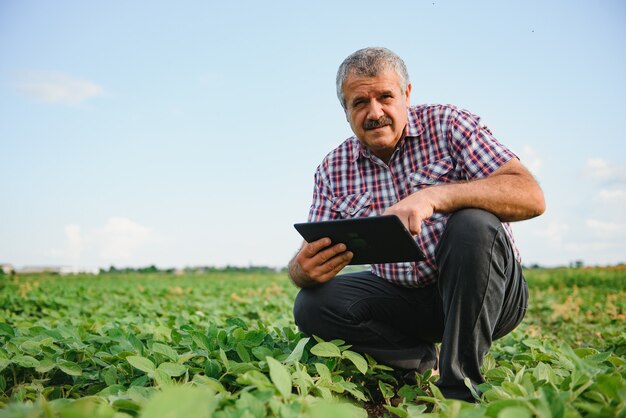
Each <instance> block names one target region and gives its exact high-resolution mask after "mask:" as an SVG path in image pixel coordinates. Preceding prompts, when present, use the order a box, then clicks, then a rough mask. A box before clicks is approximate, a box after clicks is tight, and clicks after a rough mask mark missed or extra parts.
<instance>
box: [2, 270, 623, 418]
mask: <svg viewBox="0 0 626 418" xmlns="http://www.w3.org/2000/svg"><path fill="white" fill-rule="evenodd" d="M526 277H527V279H528V282H529V287H530V305H529V310H528V313H527V315H526V318H525V320H524V322H523V323H522V325H520V327H518V329H517V330H515V331H514V332H513V333H512V334H510V335H508V336H506V337H504V338H503V339H501V340H498V341H496V342H495V343H494V346H493V347H492V350H491V352H490V354H489V355H488V356H487V358H486V359H485V362H484V364H483V372H484V374H485V376H486V379H487V383H486V384H484V385H483V387H482V388H481V389H482V390H483V392H484V394H483V396H482V398H481V399H480V401H479V402H478V403H476V404H469V403H464V402H460V401H453V400H445V399H443V398H442V397H441V395H440V394H439V393H438V391H437V389H436V387H435V386H434V385H433V382H434V381H435V380H436V378H437V377H436V376H433V375H431V373H430V372H427V373H426V374H424V375H417V384H413V385H411V384H407V383H406V382H404V381H403V379H402V378H401V377H400V374H399V373H395V371H394V370H392V369H390V368H387V367H385V366H383V365H380V364H376V362H375V361H374V360H373V359H371V358H369V357H367V356H362V355H360V354H358V353H355V352H353V351H351V350H350V347H349V346H348V345H346V344H345V343H343V342H342V341H331V342H322V341H318V340H316V339H315V338H307V337H305V336H304V335H302V334H300V333H299V332H298V330H297V328H296V326H295V325H294V323H293V319H292V314H291V307H292V302H293V299H294V297H295V294H296V292H297V289H296V288H295V287H294V286H293V285H291V283H290V282H289V279H288V278H287V276H286V275H285V274H280V273H276V274H270V273H211V274H204V275H187V276H174V275H168V274H160V273H154V274H121V273H120V274H104V275H100V276H97V277H93V276H66V277H59V276H54V275H33V276H20V277H9V276H0V417H1V418H4V417H15V418H18V417H20V418H26V417H28V418H39V417H41V418H52V417H63V418H65V417H68V418H74V417H76V418H79V417H93V418H128V417H147V418H152V417H155V418H161V417H163V418H174V417H184V418H204V417H213V416H214V417H263V416H277V417H301V416H311V417H328V416H331V417H333V418H341V417H366V416H368V414H369V415H370V416H384V415H385V414H386V415H387V416H389V417H394V416H399V417H417V416H429V417H455V416H461V417H481V416H487V417H502V418H508V417H510V418H517V417H519V418H523V417H532V416H537V417H578V416H589V417H613V416H614V417H626V269H625V268H624V267H623V266H620V267H614V268H590V269H587V268H577V269H545V270H544V269H532V270H527V272H526Z"/></svg>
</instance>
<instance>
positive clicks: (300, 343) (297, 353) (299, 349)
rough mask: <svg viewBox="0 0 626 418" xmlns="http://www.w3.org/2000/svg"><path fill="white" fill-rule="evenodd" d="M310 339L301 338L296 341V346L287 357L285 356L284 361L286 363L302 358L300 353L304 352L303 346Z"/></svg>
mask: <svg viewBox="0 0 626 418" xmlns="http://www.w3.org/2000/svg"><path fill="white" fill-rule="evenodd" d="M310 340H311V339H310V338H302V339H301V340H300V341H298V344H296V347H295V348H294V349H293V351H292V352H291V354H289V357H287V360H285V362H286V363H297V362H299V361H300V359H301V358H302V354H304V347H305V346H306V344H307V343H308V342H309V341H310Z"/></svg>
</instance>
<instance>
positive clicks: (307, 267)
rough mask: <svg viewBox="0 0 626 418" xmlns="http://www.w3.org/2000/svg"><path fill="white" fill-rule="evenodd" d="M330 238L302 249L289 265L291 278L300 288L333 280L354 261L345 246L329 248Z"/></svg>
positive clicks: (306, 244)
mask: <svg viewBox="0 0 626 418" xmlns="http://www.w3.org/2000/svg"><path fill="white" fill-rule="evenodd" d="M330 244H331V240H330V238H322V239H320V240H317V241H313V242H310V243H307V242H304V244H303V245H302V248H300V251H299V252H298V254H296V256H295V257H294V258H293V259H292V260H291V262H290V263H289V276H290V277H291V280H293V282H294V283H295V284H296V286H299V287H307V286H314V285H317V284H321V283H324V282H327V281H328V280H330V279H332V278H333V277H335V276H336V275H337V273H339V272H340V271H341V269H343V268H344V267H345V266H347V265H348V263H349V262H350V260H352V253H351V252H350V251H346V249H347V248H346V246H345V244H336V245H333V246H332V247H329V245H330Z"/></svg>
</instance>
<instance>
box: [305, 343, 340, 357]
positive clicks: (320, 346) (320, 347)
mask: <svg viewBox="0 0 626 418" xmlns="http://www.w3.org/2000/svg"><path fill="white" fill-rule="evenodd" d="M311 354H315V355H316V356H318V357H341V351H340V350H339V347H337V346H336V345H335V344H333V343H329V342H326V341H323V342H321V343H317V344H316V345H314V346H313V347H312V348H311Z"/></svg>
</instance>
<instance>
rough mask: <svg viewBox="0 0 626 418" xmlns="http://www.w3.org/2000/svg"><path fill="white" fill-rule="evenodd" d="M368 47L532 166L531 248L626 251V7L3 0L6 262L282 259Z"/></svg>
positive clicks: (525, 250)
mask: <svg viewBox="0 0 626 418" xmlns="http://www.w3.org/2000/svg"><path fill="white" fill-rule="evenodd" d="M365 46H386V47H388V48H390V49H392V50H394V51H395V52H397V53H398V54H399V55H400V56H402V57H403V58H404V60H405V61H406V63H407V66H408V69H409V73H410V76H411V81H412V83H413V93H412V102H413V103H452V104H455V105H458V106H460V107H463V108H466V109H469V110H471V111H472V112H474V113H476V114H478V115H480V116H481V117H482V119H483V122H484V123H485V124H486V125H487V126H489V127H490V129H491V130H492V131H493V132H494V134H495V136H496V137H497V138H498V139H499V140H500V141H501V142H503V143H504V144H506V145H507V146H508V147H509V148H511V149H512V150H513V151H514V152H516V153H517V154H518V155H519V156H520V158H521V159H522V162H523V163H524V164H526V165H527V167H529V168H530V169H531V171H532V172H533V173H534V174H535V176H536V177H537V179H538V180H539V182H540V184H541V186H542V187H543V189H544V193H545V194H546V200H547V205H548V209H547V212H546V214H545V215H543V216H542V217H540V218H538V219H534V220H531V221H526V222H522V223H517V224H514V226H513V229H514V231H515V235H516V240H517V242H518V245H519V247H520V250H521V252H522V256H523V258H524V262H525V263H526V264H531V263H539V264H543V265H563V264H568V263H569V262H571V261H573V260H584V262H585V263H586V264H614V263H618V262H622V261H626V238H625V237H626V215H625V214H626V163H625V158H624V157H626V134H624V129H623V128H622V126H621V125H622V124H623V120H624V110H625V109H626V48H625V46H626V3H624V2H621V1H599V2H581V1H555V2H539V1H528V2H515V3H513V2H498V1H491V2H485V1H473V2H461V1H457V2H453V1H406V2H393V1H391V2H386V3H384V4H383V3H380V2H371V1H358V2H356V1H346V2H330V1H320V2H300V1H293V2H271V1H270V2H255V1H244V2H212V1H184V2H160V1H154V0H152V1H132V2H128V1H110V2H84V1H63V0H61V1H55V2H52V1H31V0H25V1H10V0H4V1H0V157H1V159H2V162H1V163H0V190H1V192H2V199H1V201H2V203H1V204H0V262H9V263H13V264H14V265H16V266H24V265H42V264H46V265H77V266H102V267H108V266H109V265H111V264H114V265H116V266H118V267H120V266H143V265H148V264H156V265H158V266H160V267H182V266H187V265H216V266H223V265H226V264H234V265H248V264H263V265H271V266H283V265H285V264H286V263H287V262H288V260H289V259H290V258H291V256H292V255H293V253H294V252H295V250H296V249H297V247H298V246H299V244H300V238H299V236H298V234H297V232H296V231H295V230H294V229H293V227H292V224H293V223H295V222H300V221H303V220H305V219H306V216H307V212H308V206H309V204H310V198H311V191H312V179H313V172H314V170H315V168H316V166H317V165H318V164H319V162H320V161H321V159H322V158H323V157H324V155H325V154H326V153H327V152H328V151H330V150H331V149H332V148H333V147H334V146H336V145H338V144H339V143H340V142H341V141H343V140H344V139H345V138H347V137H348V136H350V135H351V132H350V129H349V126H348V124H347V123H346V121H345V117H344V115H343V112H342V110H341V107H340V105H339V102H338V101H337V98H336V96H335V86H334V77H335V72H336V69H337V67H338V65H339V64H340V63H341V61H342V60H343V59H344V58H345V57H346V56H347V55H348V54H350V53H351V52H353V51H355V50H356V49H359V48H362V47H365Z"/></svg>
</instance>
